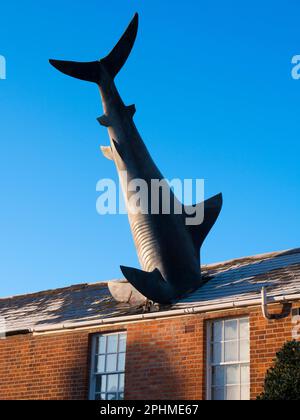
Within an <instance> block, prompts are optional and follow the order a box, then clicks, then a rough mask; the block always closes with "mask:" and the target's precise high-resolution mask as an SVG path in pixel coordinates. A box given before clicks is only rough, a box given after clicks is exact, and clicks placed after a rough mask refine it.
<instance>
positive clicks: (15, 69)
mask: <svg viewBox="0 0 300 420" xmlns="http://www.w3.org/2000/svg"><path fill="white" fill-rule="evenodd" d="M135 11H138V12H139V13H140V31H139V36H138V40H137V43H136V45H135V48H134V51H133V53H132V55H131V57H130V60H129V61H128V63H127V64H126V67H125V68H124V69H123V70H122V72H121V73H120V75H119V76H118V79H117V85H118V87H119V89H120V92H121V94H122V97H123V98H124V100H125V101H126V103H128V104H131V103H135V104H136V105H137V115H136V123H137V126H138V128H139V130H140V132H141V134H142V136H143V137H144V139H145V141H146V143H147V145H148V147H149V150H150V152H151V153H152V155H153V157H154V159H155V160H156V162H157V164H158V165H159V167H160V169H161V170H162V172H163V173H164V175H165V176H166V177H167V178H169V179H172V178H175V177H176V178H177V177H179V178H204V179H205V180H206V194H207V197H208V196H210V195H213V194H216V193H219V192H220V191H222V192H223V194H224V209H223V212H222V214H221V216H220V219H219V221H218V223H217V225H216V226H215V228H214V230H213V232H212V233H211V234H210V236H209V238H208V239H207V241H206V242H205V244H204V246H203V248H202V261H203V262H205V263H209V262H215V261H221V260H226V259H230V258H235V257H240V256H245V255H252V254H256V253H262V252H268V251H275V250H281V249H287V248H293V247H298V246H299V224H300V223H299V208H300V195H299V179H300V169H299V152H300V146H299V137H300V134H299V114H300V80H299V81H295V80H293V79H292V78H291V67H292V66H291V58H292V56H293V55H296V54H300V32H299V13H300V4H299V1H298V0H290V1H288V2H286V1H284V0H281V1H278V0H264V1H261V0H259V1H258V0H252V1H244V2H241V1H240V0H235V1H231V0H227V1H224V0H216V1H214V2H212V1H208V0H206V1H202V0H185V1H178V0H172V1H170V0H163V1H162V0H151V1H141V0H127V1H124V0H110V1H109V2H108V1H104V0H87V1H82V0H80V1H79V0H72V1H71V0H51V1H50V0H44V1H43V2H40V1H37V0H36V1H33V0H28V1H22V2H20V1H16V0H12V1H10V2H8V1H6V2H2V4H1V25H0V55H4V56H5V57H6V60H7V77H8V79H7V80H6V81H2V80H1V81H0V107H1V113H0V119H1V125H0V128H1V132H0V138H1V153H0V186H1V197H2V198H1V208H0V232H1V240H0V296H6V295H12V294H16V293H18V294H19V293H24V292H29V291H37V290H43V289H49V288H55V287H60V286H66V285H70V284H76V283H81V282H95V281H100V280H107V279H113V278H119V277H120V276H121V274H120V270H119V265H120V264H124V265H126V266H136V267H138V262H137V258H136V254H135V249H134V246H133V242H132V238H131V234H130V231H129V226H128V222H127V218H126V216H107V217H103V216H99V215H98V214H97V213H96V208H95V204H96V199H97V192H96V183H97V181H98V180H99V179H101V178H114V179H116V178H117V177H116V171H115V168H114V165H113V164H112V163H111V162H109V161H108V160H106V159H104V157H103V156H102V155H101V154H100V152H99V146H100V145H107V144H108V139H107V133H106V131H105V130H104V129H103V128H101V127H100V126H99V125H98V123H97V121H96V118H97V117H98V116H100V115H101V112H102V110H101V106H100V100H99V97H98V92H97V88H96V87H95V86H94V85H92V84H88V83H84V82H79V81H77V80H73V79H70V78H67V77H65V76H63V75H61V74H59V73H58V72H56V71H55V70H54V69H53V68H52V67H51V66H50V65H49V64H48V59H49V58H58V59H75V60H79V61H85V60H93V59H97V58H101V57H103V56H104V55H105V54H106V53H107V52H108V51H109V50H110V49H111V48H112V47H113V46H114V44H115V42H116V41H117V39H118V38H119V36H120V35H121V33H122V31H123V30H124V29H125V27H126V26H127V24H128V23H129V21H130V19H131V17H132V15H133V13H134V12H135Z"/></svg>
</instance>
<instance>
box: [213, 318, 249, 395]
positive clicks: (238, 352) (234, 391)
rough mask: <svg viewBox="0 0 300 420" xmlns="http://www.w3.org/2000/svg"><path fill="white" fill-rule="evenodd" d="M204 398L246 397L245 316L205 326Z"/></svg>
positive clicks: (247, 333) (246, 327)
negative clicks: (206, 327) (206, 391)
mask: <svg viewBox="0 0 300 420" xmlns="http://www.w3.org/2000/svg"><path fill="white" fill-rule="evenodd" d="M207 337H208V375H207V378H208V381H207V382H208V384H207V385H208V386H207V390H208V395H207V396H208V399H211V400H249V399H250V345H249V319H248V318H242V319H228V320H218V321H214V322H211V323H210V324H209V326H208V335H207Z"/></svg>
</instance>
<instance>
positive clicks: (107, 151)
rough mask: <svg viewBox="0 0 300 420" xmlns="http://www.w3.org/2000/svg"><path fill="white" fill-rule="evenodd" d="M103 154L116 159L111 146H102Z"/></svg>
mask: <svg viewBox="0 0 300 420" xmlns="http://www.w3.org/2000/svg"><path fill="white" fill-rule="evenodd" d="M101 150H102V153H103V156H104V157H106V159H108V160H114V156H113V151H112V148H111V147H110V146H101Z"/></svg>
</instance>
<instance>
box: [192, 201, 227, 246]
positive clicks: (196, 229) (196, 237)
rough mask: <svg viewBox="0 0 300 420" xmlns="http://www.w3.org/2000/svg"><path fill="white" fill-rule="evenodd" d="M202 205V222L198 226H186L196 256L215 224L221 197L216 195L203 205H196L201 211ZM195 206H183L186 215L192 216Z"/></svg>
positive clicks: (219, 210) (221, 202) (220, 206)
mask: <svg viewBox="0 0 300 420" xmlns="http://www.w3.org/2000/svg"><path fill="white" fill-rule="evenodd" d="M203 205H204V220H203V222H202V223H201V224H200V225H195V226H187V229H188V231H189V232H190V234H191V236H192V239H193V243H194V245H195V250H196V252H197V254H199V252H200V248H201V246H202V244H203V242H204V241H205V238H206V237H207V235H208V234H209V232H210V230H211V229H212V227H213V226H214V224H215V223H216V221H217V219H218V217H219V214H220V212H221V209H222V206H223V196H222V194H218V195H216V196H214V197H212V198H210V199H209V200H206V201H205V202H204V203H200V204H197V206H201V207H202V209H201V210H203ZM197 206H185V209H186V213H187V214H188V215H190V214H192V210H194V212H195V208H196V207H197Z"/></svg>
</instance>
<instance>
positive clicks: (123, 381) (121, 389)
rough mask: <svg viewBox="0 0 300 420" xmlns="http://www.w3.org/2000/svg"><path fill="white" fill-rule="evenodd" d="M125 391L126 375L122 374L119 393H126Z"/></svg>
mask: <svg viewBox="0 0 300 420" xmlns="http://www.w3.org/2000/svg"><path fill="white" fill-rule="evenodd" d="M124 389H125V375H124V373H122V375H120V377H119V391H122V392H124Z"/></svg>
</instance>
